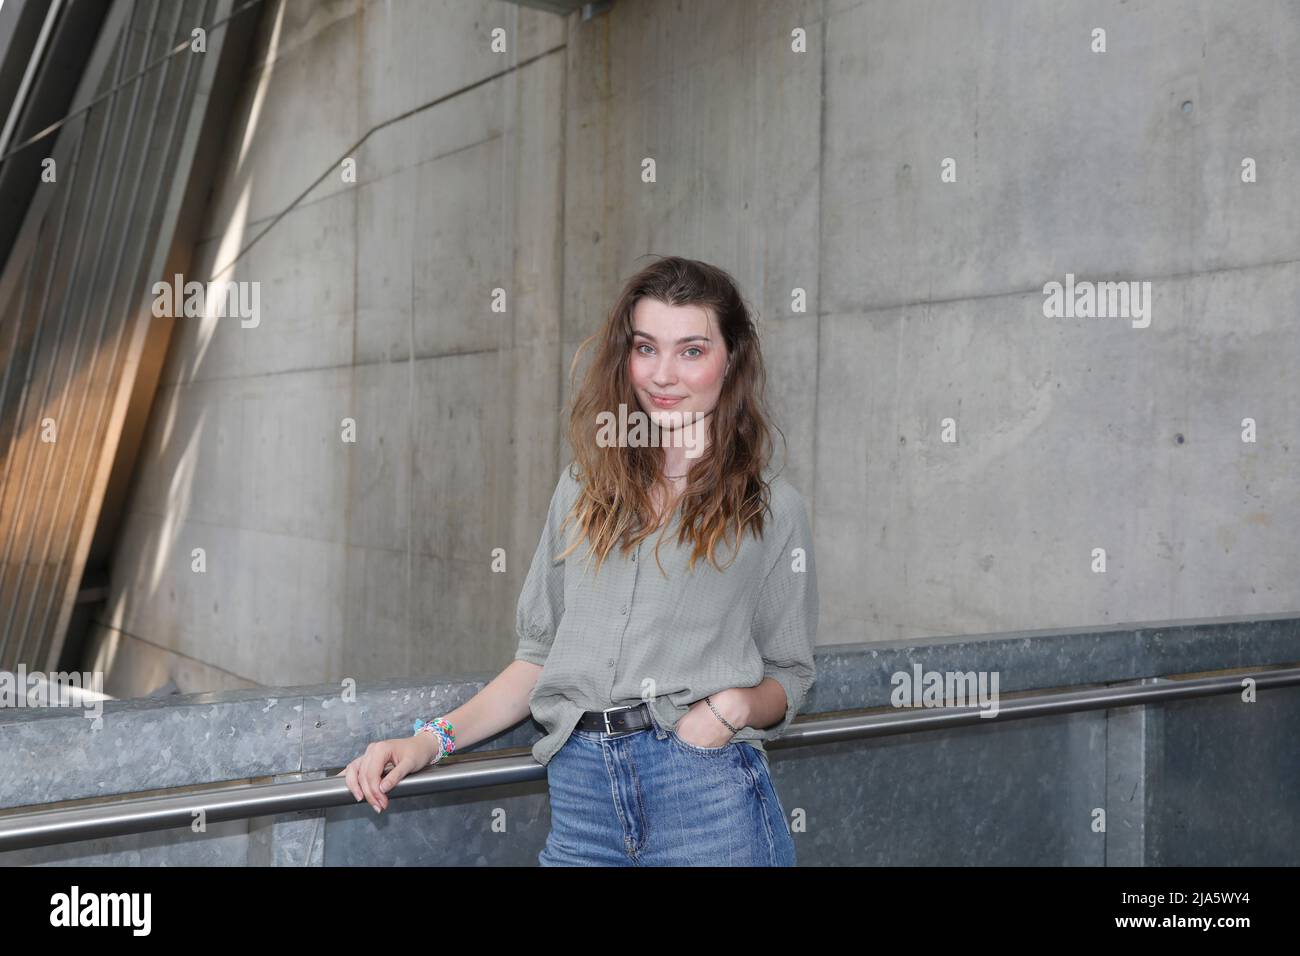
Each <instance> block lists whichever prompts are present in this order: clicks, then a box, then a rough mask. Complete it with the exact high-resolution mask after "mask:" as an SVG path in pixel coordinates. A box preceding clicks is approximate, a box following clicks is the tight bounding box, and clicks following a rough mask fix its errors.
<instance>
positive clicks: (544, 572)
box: [514, 468, 576, 667]
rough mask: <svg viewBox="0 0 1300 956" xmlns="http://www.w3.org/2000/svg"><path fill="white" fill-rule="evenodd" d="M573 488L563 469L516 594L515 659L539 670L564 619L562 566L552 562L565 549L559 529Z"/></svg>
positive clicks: (559, 563)
mask: <svg viewBox="0 0 1300 956" xmlns="http://www.w3.org/2000/svg"><path fill="white" fill-rule="evenodd" d="M575 487H576V484H575V482H574V479H573V478H572V476H571V474H570V472H569V470H568V469H567V468H566V469H565V471H564V472H563V473H562V474H561V475H560V480H559V482H557V483H556V486H555V491H554V493H552V495H551V505H550V508H549V510H548V511H547V514H546V527H545V528H543V529H542V538H541V540H540V541H538V542H537V550H536V551H535V552H534V553H533V562H532V564H531V565H530V566H529V568H528V576H527V577H526V578H525V579H524V586H523V590H522V591H520V592H519V604H518V605H517V607H516V608H515V639H516V641H517V646H516V649H515V658H514V659H515V660H517V661H528V662H529V663H532V664H536V665H538V666H539V667H545V666H546V659H547V657H549V656H550V653H551V644H552V642H553V641H554V640H555V630H556V628H557V627H558V626H559V624H560V619H561V618H562V617H564V562H563V561H553V560H552V558H553V557H554V555H556V554H559V553H560V552H561V551H563V550H564V549H565V548H566V547H567V544H566V542H565V541H564V536H563V535H562V534H561V532H560V525H561V523H563V521H564V516H565V514H567V512H568V510H569V508H570V506H571V505H572V504H573V500H574V496H573V493H572V492H573V490H574V488H575Z"/></svg>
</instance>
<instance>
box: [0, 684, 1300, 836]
mask: <svg viewBox="0 0 1300 956" xmlns="http://www.w3.org/2000/svg"><path fill="white" fill-rule="evenodd" d="M1247 678H1249V679H1251V680H1253V681H1254V683H1255V686H1256V688H1257V689H1259V690H1269V689H1273V688H1278V687H1293V686H1296V685H1300V667H1283V668H1277V669H1273V670H1248V671H1243V672H1240V673H1236V674H1231V675H1227V676H1217V677H1203V678H1196V679H1192V680H1174V679H1164V678H1162V679H1161V680H1164V681H1165V682H1163V683H1156V684H1142V685H1130V686H1124V687H1103V688H1095V687H1094V688H1088V689H1085V690H1074V691H1045V692H1044V691H1030V692H1023V693H1019V694H1017V695H1014V696H1008V697H1006V698H1002V699H999V701H998V709H997V713H996V715H995V716H991V717H989V716H984V714H985V711H984V710H983V709H982V708H980V707H978V706H972V707H935V708H919V709H914V708H901V709H895V708H888V709H883V708H873V709H871V710H864V711H856V712H852V713H851V714H850V715H849V716H845V717H835V718H828V719H801V720H797V721H795V722H793V723H791V725H790V726H789V728H787V730H786V732H785V733H784V734H783V735H782V736H781V737H780V739H778V740H774V741H771V742H770V743H768V742H766V741H765V742H764V745H765V746H766V747H768V748H774V749H785V748H786V747H797V746H807V745H809V744H828V743H838V742H840V741H844V740H857V739H859V738H864V737H887V736H893V735H895V734H906V733H917V732H920V731H927V730H946V729H949V728H952V727H961V726H969V725H972V724H980V723H984V722H988V723H996V722H998V721H1003V720H1022V719H1026V718H1030V717H1048V716H1052V715H1055V714H1070V713H1078V712H1081V711H1088V710H1108V709H1111V708H1114V707H1128V706H1133V705H1141V704H1148V703H1154V702H1163V701H1170V700H1184V699H1188V698H1196V697H1209V696H1213V695H1216V694H1228V693H1236V692H1238V691H1240V690H1241V689H1242V682H1243V681H1244V680H1246V679H1247ZM545 779H546V768H545V767H543V766H542V765H540V764H539V763H537V761H535V760H534V759H533V757H532V754H531V753H528V754H522V755H521V754H518V753H516V752H514V749H513V748H512V751H511V752H509V753H507V754H505V755H496V754H493V753H491V752H488V753H484V754H466V755H464V756H461V757H451V758H449V759H448V760H447V761H445V762H442V763H438V764H436V765H434V766H431V767H427V768H426V769H424V770H421V771H417V772H416V773H413V774H410V775H408V776H406V777H404V778H403V779H402V780H401V781H399V782H398V784H397V786H395V787H394V788H393V789H392V790H391V791H389V793H388V797H389V798H403V797H418V796H424V795H426V794H431V793H445V792H448V791H452V790H466V789H471V788H475V787H490V786H495V785H497V784H507V783H522V782H525V781H529V780H545ZM356 805H357V803H356V800H355V798H354V797H353V796H352V793H351V791H349V790H348V788H347V784H346V782H345V781H344V779H343V778H342V777H340V776H337V775H336V776H330V777H326V778H324V779H320V780H304V781H289V782H285V783H271V784H252V785H236V786H229V785H227V786H214V787H207V788H204V789H202V790H191V791H189V792H186V793H184V794H180V795H175V796H152V797H134V798H132V797H128V798H125V799H121V800H115V801H113V802H111V803H104V804H96V805H93V806H87V807H68V808H60V809H55V810H38V811H32V812H29V813H18V814H11V815H8V816H3V817H0V851H3V850H17V849H24V848H28V847H36V846H48V845H52V844H58V843H72V842H76V841H79V840H91V839H98V838H102V837H111V836H120V835H122V834H127V833H142V832H145V831H150V830H168V829H172V828H179V827H188V826H191V825H192V824H193V823H194V821H195V820H196V819H197V818H198V817H199V815H200V814H201V815H202V817H203V819H204V820H205V821H206V823H217V822H222V821H226V820H238V819H244V818H247V817H254V816H265V815H271V814H279V813H291V812H294V811H299V810H320V809H324V808H326V807H340V806H356Z"/></svg>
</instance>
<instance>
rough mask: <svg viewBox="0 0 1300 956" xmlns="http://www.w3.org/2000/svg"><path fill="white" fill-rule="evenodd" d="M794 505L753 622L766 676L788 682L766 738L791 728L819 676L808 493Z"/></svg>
mask: <svg viewBox="0 0 1300 956" xmlns="http://www.w3.org/2000/svg"><path fill="white" fill-rule="evenodd" d="M791 511H792V519H793V523H794V527H793V528H792V529H791V530H790V532H789V535H788V537H787V538H786V540H785V543H784V544H783V545H782V548H781V554H780V555H778V557H777V559H776V564H775V565H773V567H772V570H771V571H769V572H768V575H767V578H766V579H765V580H764V582H763V585H762V588H761V589H760V591H759V596H758V603H757V606H756V607H755V609H754V622H753V625H752V633H753V636H754V643H755V644H756V645H757V646H758V650H759V652H760V653H761V654H762V655H763V676H764V677H771V678H772V679H773V680H775V681H776V682H777V683H779V684H780V685H781V686H782V687H784V688H785V698H786V710H785V716H784V717H783V718H782V719H781V722H780V723H778V724H774V725H772V726H771V727H768V728H757V729H758V730H759V734H758V736H759V737H760V738H761V739H763V740H771V739H774V738H776V737H779V736H781V734H783V733H785V730H786V728H787V727H789V726H790V722H791V721H793V720H794V718H795V715H796V714H798V712H799V708H800V707H802V706H803V703H804V699H805V698H806V697H807V696H808V690H809V688H811V687H812V685H813V681H814V680H815V679H816V676H817V671H816V666H815V664H814V663H813V649H814V648H815V647H816V644H817V618H818V612H819V607H818V598H817V568H816V564H815V563H814V560H813V541H812V527H811V525H810V524H809V521H808V515H807V509H806V507H805V506H804V504H803V501H802V498H800V499H799V500H798V507H796V508H792V509H791Z"/></svg>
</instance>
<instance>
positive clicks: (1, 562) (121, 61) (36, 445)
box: [0, 8, 156, 664]
mask: <svg viewBox="0 0 1300 956" xmlns="http://www.w3.org/2000/svg"><path fill="white" fill-rule="evenodd" d="M155 12H156V11H155ZM134 18H135V8H132V10H131V18H130V20H131V22H134ZM130 26H131V23H128V24H127V30H126V32H125V33H124V34H123V41H122V52H121V53H120V55H119V56H118V60H117V66H116V67H115V70H114V76H113V82H114V83H117V81H118V80H120V79H121V76H122V69H123V67H124V66H125V64H126V56H127V47H128V43H129V40H130V36H131V30H130ZM116 108H117V96H116V94H114V96H113V98H112V99H111V100H110V102H109V112H108V116H107V118H106V120H105V123H104V127H103V129H104V132H103V134H102V135H101V136H100V138H99V142H98V144H97V147H96V154H95V171H94V173H93V174H92V176H91V181H90V188H89V190H87V192H86V204H85V210H86V211H85V219H86V220H87V222H88V220H89V216H90V213H91V211H92V210H93V208H94V205H93V200H94V197H95V191H96V188H97V187H98V185H99V174H100V170H101V168H102V167H103V161H104V145H105V143H106V141H107V139H108V131H109V130H110V129H111V128H112V125H113V124H112V118H113V114H114V112H116ZM87 118H89V114H87ZM88 127H89V122H87V123H85V124H83V126H82V130H81V136H80V137H79V138H78V140H77V150H76V151H77V154H78V156H80V153H81V147H82V145H83V144H84V143H85V141H86V139H87V137H88V135H89V129H88ZM72 198H73V197H72V190H71V189H69V190H68V199H67V202H66V204H65V205H64V209H63V214H64V222H61V223H60V224H59V233H60V238H61V237H62V232H63V226H64V224H65V223H66V216H67V212H68V208H69V207H70V206H71V204H72ZM87 222H82V223H81V225H80V227H79V228H78V229H77V242H76V246H75V249H74V252H73V258H72V268H71V269H70V270H69V272H68V275H69V276H71V278H70V279H69V281H68V283H67V288H66V291H65V294H64V298H63V304H62V306H61V307H60V309H59V315H60V317H59V330H58V332H57V333H56V335H55V338H54V355H53V358H52V359H51V360H50V374H49V377H48V378H47V379H46V382H45V393H44V395H43V397H42V398H41V401H40V404H39V405H38V406H37V408H36V414H37V415H39V414H40V412H41V411H43V410H44V408H45V405H46V403H47V402H48V400H49V395H50V388H51V386H52V385H53V382H54V377H55V375H56V374H57V372H58V356H59V346H60V345H61V344H62V343H61V338H62V335H63V326H64V324H65V323H66V321H67V314H68V311H67V310H68V299H69V298H70V293H71V291H72V287H73V285H74V284H75V278H76V274H77V268H78V266H79V265H80V263H81V250H82V247H83V246H84V244H85V239H86V225H87ZM58 260H59V248H58V247H56V248H55V251H54V257H53V259H52V260H51V261H50V283H49V284H48V285H47V286H46V288H45V293H44V295H43V296H42V301H41V310H40V318H39V319H38V320H37V324H38V329H37V337H36V343H39V341H40V333H41V332H42V331H44V330H43V328H40V326H43V325H44V324H45V313H46V311H47V310H48V308H49V301H50V295H49V293H50V288H51V287H52V286H53V277H54V272H55V266H56V265H57V264H58ZM38 351H39V348H37V346H36V345H35V344H34V345H33V350H32V354H31V360H29V362H28V381H27V383H25V388H27V387H29V386H30V383H31V373H32V365H33V363H34V360H35V357H36V354H37V352H38ZM26 396H27V392H26V391H25V392H24V400H25V399H26ZM21 423H22V419H21V417H20V418H19V419H18V420H17V422H16V423H15V427H14V434H15V435H17V434H18V430H19V425H21ZM35 425H36V426H39V421H36V422H35ZM36 431H38V428H35V429H33V435H32V441H31V443H30V450H29V452H28V455H27V460H26V463H25V465H24V467H23V477H22V484H21V485H19V486H18V497H17V499H16V501H15V503H14V511H13V515H14V519H13V525H12V527H11V530H10V532H9V533H8V534H6V535H5V550H4V555H3V557H0V569H5V568H7V567H8V564H9V555H10V552H11V551H12V549H13V543H14V540H15V539H16V538H17V537H18V532H19V531H20V529H21V522H22V508H23V501H24V499H25V498H26V497H27V483H28V479H30V477H31V470H32V463H33V462H34V461H35V459H36V456H37V455H38V454H39V452H40V446H41V444H42V443H41V441H40V438H39V435H37V434H36ZM46 460H47V462H48V458H47V459H46ZM6 477H7V474H6ZM35 523H36V516H35V515H33V516H32V521H31V525H32V533H35ZM29 553H30V544H29ZM19 571H20V577H21V569H19ZM4 589H5V580H4V576H3V575H2V574H0V598H2V597H3V595H4ZM17 599H18V595H17V593H15V595H14V600H15V602H16V601H17ZM9 639H10V638H9V631H8V628H6V629H5V630H4V631H3V632H0V657H3V654H4V650H5V648H6V647H8V645H9ZM14 663H15V664H18V663H21V662H20V661H15V662H14Z"/></svg>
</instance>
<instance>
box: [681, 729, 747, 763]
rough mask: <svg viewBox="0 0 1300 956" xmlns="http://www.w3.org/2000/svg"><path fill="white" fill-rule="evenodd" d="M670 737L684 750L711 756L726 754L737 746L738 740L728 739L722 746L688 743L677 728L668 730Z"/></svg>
mask: <svg viewBox="0 0 1300 956" xmlns="http://www.w3.org/2000/svg"><path fill="white" fill-rule="evenodd" d="M668 737H669V739H670V740H672V741H673V742H674V743H675V744H677V746H679V747H681V748H682V749H683V750H685V751H687V752H688V753H696V754H706V755H707V756H710V757H716V756H717V755H718V754H724V753H726V752H727V751H729V750H731V749H732V748H734V747H735V746H736V741H735V740H734V739H732V740H729V741H727V742H726V743H725V744H723V745H722V746H721V747H697V746H696V745H695V744H691V743H687V742H686V741H685V740H682V738H681V735H680V734H678V733H677V731H676V730H670V731H668Z"/></svg>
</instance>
